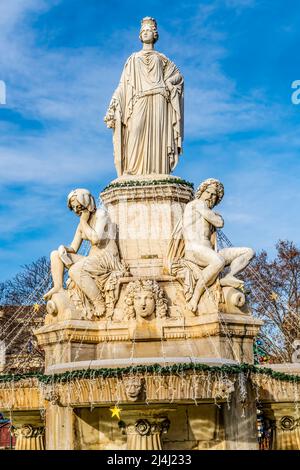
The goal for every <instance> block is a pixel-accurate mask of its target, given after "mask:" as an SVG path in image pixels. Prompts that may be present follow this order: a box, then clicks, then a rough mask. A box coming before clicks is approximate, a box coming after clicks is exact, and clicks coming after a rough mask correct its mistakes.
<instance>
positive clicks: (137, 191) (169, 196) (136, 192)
mask: <svg viewBox="0 0 300 470" xmlns="http://www.w3.org/2000/svg"><path fill="white" fill-rule="evenodd" d="M192 198H193V190H192V188H190V187H188V186H184V185H180V184H176V183H172V182H167V181H166V183H165V184H160V185H154V184H151V183H150V182H149V184H143V185H142V186H123V187H115V188H110V189H107V190H106V191H103V192H102V193H101V199H102V201H103V202H104V204H106V205H107V204H119V203H120V202H121V203H122V202H124V201H128V202H130V201H134V203H138V202H144V201H149V200H150V201H151V200H152V201H155V202H156V203H157V202H159V200H162V201H164V202H166V201H168V200H170V201H174V202H178V203H184V204H187V203H188V202H189V201H191V199H192Z"/></svg>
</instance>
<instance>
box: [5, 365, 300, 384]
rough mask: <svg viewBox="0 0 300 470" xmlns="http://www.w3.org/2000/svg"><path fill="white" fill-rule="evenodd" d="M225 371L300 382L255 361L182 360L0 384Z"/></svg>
mask: <svg viewBox="0 0 300 470" xmlns="http://www.w3.org/2000/svg"><path fill="white" fill-rule="evenodd" d="M193 371H197V372H198V371H199V372H200V371H202V372H213V373H216V372H223V373H227V374H240V373H241V372H243V373H245V374H250V373H251V374H260V375H267V376H268V377H270V378H272V379H277V380H281V381H284V382H294V383H299V382H300V376H299V375H292V374H286V373H284V372H276V371H274V370H273V369H269V368H266V367H258V366H256V365H252V364H244V363H242V364H239V365H222V366H209V365H207V364H193V363H181V364H173V365H170V366H161V365H160V364H153V365H151V366H143V365H139V366H132V367H117V368H103V369H88V370H83V369H81V370H74V371H72V372H71V371H67V372H63V373H61V374H53V375H49V374H41V373H34V372H32V373H27V374H10V375H0V383H5V382H6V383H9V382H18V381H20V380H23V379H37V380H38V381H39V382H41V383H44V384H49V383H53V382H59V383H66V382H72V381H73V380H75V379H82V378H84V379H96V378H98V377H103V378H107V379H108V378H112V377H122V376H123V375H126V374H145V373H146V374H161V375H172V374H181V373H182V372H193Z"/></svg>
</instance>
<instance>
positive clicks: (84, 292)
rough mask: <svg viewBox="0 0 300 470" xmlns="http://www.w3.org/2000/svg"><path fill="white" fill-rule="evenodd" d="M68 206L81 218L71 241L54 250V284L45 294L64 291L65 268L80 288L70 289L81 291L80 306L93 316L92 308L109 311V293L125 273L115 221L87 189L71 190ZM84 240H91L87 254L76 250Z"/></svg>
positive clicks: (97, 312)
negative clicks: (117, 240)
mask: <svg viewBox="0 0 300 470" xmlns="http://www.w3.org/2000/svg"><path fill="white" fill-rule="evenodd" d="M68 207H69V208H70V209H71V210H72V211H73V212H74V213H75V214H76V215H77V216H78V217H80V221H79V224H78V227H77V229H76V232H75V236H74V239H73V241H72V243H71V245H70V246H69V247H66V246H64V245H61V246H60V247H59V248H58V250H55V251H53V252H52V253H51V258H50V259H51V273H52V278H53V288H52V289H51V290H50V291H49V292H47V293H46V294H45V295H44V298H45V299H46V300H50V299H51V298H52V297H53V295H54V294H56V293H59V292H63V291H64V289H63V280H64V270H65V268H66V269H68V274H69V278H70V279H71V281H73V282H71V285H72V288H73V290H74V286H75V287H76V289H77V295H75V296H74V292H73V293H71V295H70V297H71V299H73V300H74V298H76V299H77V300H78V295H79V297H81V304H82V305H81V307H82V308H83V309H84V308H85V307H88V308H87V310H88V312H87V313H88V316H91V313H90V312H91V310H93V315H95V316H98V317H101V316H103V315H105V311H106V306H107V299H106V294H107V293H110V297H111V295H112V291H114V290H115V288H116V281H117V278H118V277H120V276H122V275H124V274H125V273H126V269H125V267H124V265H123V264H122V263H121V261H120V258H119V252H118V247H117V244H116V241H115V239H114V236H113V235H114V233H113V225H112V222H111V220H110V218H109V215H108V213H107V212H106V211H105V210H104V209H102V208H98V209H96V204H95V200H94V198H93V196H92V195H91V193H90V192H89V191H88V190H87V189H75V190H74V191H72V192H71V193H70V194H69V196H68ZM83 240H88V241H89V242H90V243H91V248H90V251H89V253H88V255H87V256H83V255H79V254H77V252H78V250H79V248H80V246H81V244H82V242H83ZM71 291H72V289H71ZM111 300H113V301H114V300H115V299H111V298H110V302H111ZM78 302H79V301H78ZM78 302H77V303H78ZM79 303H80V302H79Z"/></svg>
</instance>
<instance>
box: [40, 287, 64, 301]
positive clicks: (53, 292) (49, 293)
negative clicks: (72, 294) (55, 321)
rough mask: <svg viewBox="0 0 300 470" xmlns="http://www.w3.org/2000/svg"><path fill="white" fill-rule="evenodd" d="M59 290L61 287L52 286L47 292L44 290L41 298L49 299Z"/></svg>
mask: <svg viewBox="0 0 300 470" xmlns="http://www.w3.org/2000/svg"><path fill="white" fill-rule="evenodd" d="M60 290H62V287H52V289H50V290H49V291H48V292H46V294H44V295H43V298H44V299H45V300H50V299H51V297H52V296H53V295H54V294H57V293H58V292H59V291H60Z"/></svg>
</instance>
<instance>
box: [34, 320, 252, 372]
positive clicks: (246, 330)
mask: <svg viewBox="0 0 300 470" xmlns="http://www.w3.org/2000/svg"><path fill="white" fill-rule="evenodd" d="M140 323H141V322H140V321H139V322H137V321H135V320H132V321H127V322H113V321H99V322H92V321H83V320H73V321H69V322H61V323H56V324H53V325H49V326H45V327H43V328H40V329H39V330H37V331H36V335H37V337H38V340H39V344H40V345H41V346H42V347H43V349H44V350H45V353H46V371H49V370H52V371H53V370H54V369H53V368H52V367H51V366H53V365H57V366H58V365H59V364H63V365H64V368H66V369H67V368H68V367H69V368H70V367H71V368H72V363H76V367H77V368H80V363H82V367H83V368H85V367H86V364H87V362H85V361H89V363H90V367H93V364H95V365H96V363H98V366H101V365H100V364H101V361H105V362H104V364H105V365H103V366H104V367H105V366H108V365H111V366H114V364H116V365H120V364H121V362H122V360H123V362H124V365H125V362H126V363H128V364H129V363H131V362H132V359H136V361H137V363H140V364H143V363H145V361H146V363H149V361H150V363H151V358H152V362H154V363H155V362H159V361H165V360H168V361H169V362H172V361H173V362H185V361H188V362H189V361H190V360H191V359H192V360H202V361H203V362H205V360H207V359H210V361H212V360H213V359H216V361H224V362H227V361H229V362H230V361H231V362H248V363H252V362H253V338H254V337H255V336H257V334H258V331H259V327H260V325H261V322H260V321H258V320H254V319H253V318H252V317H250V316H244V315H229V314H227V315H225V314H218V313H216V314H212V315H205V316H200V317H191V318H177V319H175V318H166V319H154V320H153V321H152V322H151V328H150V326H149V325H148V327H149V328H150V329H149V328H147V325H144V326H143V325H141V324H140ZM118 361H119V362H118ZM120 361H121V362H120ZM50 367H51V369H49V368H50Z"/></svg>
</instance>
